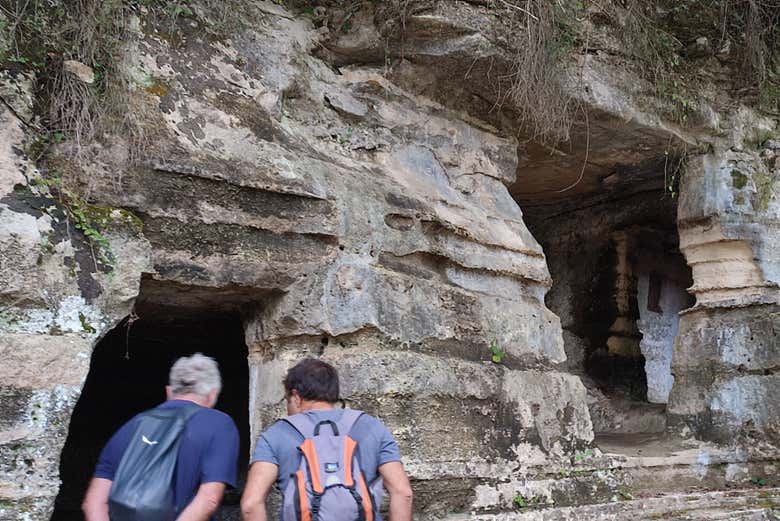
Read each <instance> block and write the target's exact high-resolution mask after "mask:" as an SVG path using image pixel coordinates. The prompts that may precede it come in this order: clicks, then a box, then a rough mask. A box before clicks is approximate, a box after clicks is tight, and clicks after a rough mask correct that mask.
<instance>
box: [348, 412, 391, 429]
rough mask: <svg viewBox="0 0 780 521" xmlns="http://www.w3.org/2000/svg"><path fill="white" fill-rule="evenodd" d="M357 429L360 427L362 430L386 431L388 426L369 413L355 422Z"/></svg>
mask: <svg viewBox="0 0 780 521" xmlns="http://www.w3.org/2000/svg"><path fill="white" fill-rule="evenodd" d="M355 427H359V428H361V429H371V430H377V429H378V430H386V429H387V426H386V425H385V424H384V422H383V421H382V420H380V419H379V418H377V417H376V416H372V415H370V414H368V413H367V412H364V413H363V414H361V415H360V418H358V420H357V422H355Z"/></svg>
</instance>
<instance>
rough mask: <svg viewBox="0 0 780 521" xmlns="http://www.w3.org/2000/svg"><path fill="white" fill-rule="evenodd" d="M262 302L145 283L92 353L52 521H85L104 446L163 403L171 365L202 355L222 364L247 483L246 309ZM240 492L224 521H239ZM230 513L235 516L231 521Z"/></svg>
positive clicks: (224, 395)
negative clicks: (87, 498) (86, 495)
mask: <svg viewBox="0 0 780 521" xmlns="http://www.w3.org/2000/svg"><path fill="white" fill-rule="evenodd" d="M257 304H259V302H257V301H253V302H251V303H250V302H249V301H248V300H247V299H246V298H245V297H243V298H240V297H238V296H237V295H227V294H226V292H224V291H223V292H221V293H220V292H214V291H213V290H212V291H210V290H209V289H207V288H197V287H190V288H183V287H181V286H178V285H170V284H165V283H158V282H156V281H154V280H152V279H150V278H145V279H144V281H143V283H142V285H141V291H140V293H139V297H138V301H137V303H136V306H135V307H134V310H133V314H132V315H130V316H129V317H128V318H125V319H124V320H122V321H121V322H120V323H119V324H118V325H117V326H115V327H114V328H113V329H111V330H110V331H108V332H107V333H106V334H105V335H104V336H103V337H102V338H101V339H100V340H99V341H98V342H97V344H96V346H95V348H94V349H93V351H92V357H91V363H90V368H89V373H88V375H87V378H86V381H85V383H84V387H83V389H82V391H81V395H80V397H79V400H78V402H77V403H76V406H75V408H74V410H73V414H72V415H71V419H70V424H69V428H68V436H67V440H66V442H65V446H64V448H63V450H62V454H61V456H60V479H61V481H62V485H61V487H60V491H59V495H58V497H57V500H56V502H55V509H54V513H53V516H52V520H53V521H71V520H81V519H83V515H82V514H81V511H80V506H81V500H82V499H83V497H84V492H85V491H86V487H87V484H88V482H89V479H90V477H91V474H92V472H93V471H94V467H95V464H96V463H97V459H98V456H99V454H100V450H101V449H102V447H103V446H104V445H105V443H106V442H107V441H108V439H109V437H110V436H111V435H112V434H113V433H114V432H115V431H116V429H118V428H119V427H120V426H121V425H122V424H123V423H125V422H126V421H128V420H129V419H130V418H132V417H133V416H135V415H136V414H138V413H139V412H142V411H144V410H146V409H148V408H151V407H154V406H155V405H157V404H159V403H160V402H162V401H164V400H165V385H167V380H168V371H169V369H170V367H171V365H172V363H173V362H174V361H175V360H176V359H177V358H179V357H181V356H187V355H190V354H193V353H196V352H200V353H203V354H205V355H207V356H210V357H212V358H214V359H215V360H216V361H217V363H218V364H219V367H220V372H221V375H222V392H221V393H220V396H219V401H218V402H217V405H216V408H217V409H219V410H221V411H223V412H225V413H226V414H229V415H230V416H231V417H232V418H233V420H234V421H235V422H236V425H237V426H238V428H239V433H240V435H241V449H240V456H239V480H240V482H241V481H243V479H244V478H245V475H246V470H247V463H248V457H249V444H250V440H249V371H248V358H247V347H246V343H245V340H244V322H243V319H242V311H247V310H252V309H254V307H253V306H254V305H257ZM240 491H241V489H240V488H239V489H238V490H234V491H230V492H229V493H228V494H227V495H226V498H225V501H224V503H223V507H222V513H221V516H223V517H220V519H228V518H230V519H233V518H234V517H237V509H238V499H239V497H240ZM229 512H234V513H235V515H234V516H233V517H225V516H228V513H229Z"/></svg>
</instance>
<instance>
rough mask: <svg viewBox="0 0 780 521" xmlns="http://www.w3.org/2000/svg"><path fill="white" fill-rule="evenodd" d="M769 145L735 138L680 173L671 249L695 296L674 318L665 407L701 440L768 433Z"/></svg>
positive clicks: (771, 378)
mask: <svg viewBox="0 0 780 521" xmlns="http://www.w3.org/2000/svg"><path fill="white" fill-rule="evenodd" d="M759 129H760V127H759ZM756 131H758V130H757V129H750V130H749V132H756ZM749 136H750V134H748V136H747V137H748V138H749ZM778 148H780V147H778V145H777V144H776V143H775V142H773V141H771V140H770V141H766V142H764V143H759V144H758V145H755V144H754V145H752V149H751V146H750V145H748V144H744V143H737V144H735V145H733V146H732V147H731V148H729V149H728V150H726V151H724V152H722V153H718V154H709V155H706V156H704V157H702V158H701V159H700V160H699V161H697V162H696V163H694V164H693V165H692V166H691V168H689V169H688V170H687V171H686V179H685V181H684V186H683V190H682V194H683V196H682V198H681V201H680V215H679V221H680V240H681V244H680V246H681V249H682V251H683V253H684V254H685V256H686V258H687V260H688V263H689V264H690V265H691V267H692V269H693V276H694V285H693V287H692V288H691V290H692V292H694V293H695V295H696V299H697V301H696V306H695V307H694V308H692V309H691V310H690V311H688V312H687V313H686V314H684V315H683V316H682V318H681V324H680V335H679V336H678V337H677V343H676V346H675V355H674V372H675V376H676V377H677V378H679V379H680V385H676V386H675V388H674V389H673V392H672V397H671V398H670V413H671V414H672V415H673V416H676V417H679V418H680V419H682V420H685V421H686V423H687V424H688V426H689V427H690V428H692V429H693V430H694V431H695V432H697V433H698V434H699V435H701V436H704V437H707V438H710V439H715V440H720V441H727V440H733V439H734V438H735V437H747V438H755V437H758V438H759V439H767V437H768V438H769V439H771V440H775V439H776V436H777V432H778V430H777V429H778V427H777V422H776V416H775V411H773V408H774V406H775V404H776V402H777V401H776V400H772V399H771V398H770V399H768V400H766V401H765V398H768V397H769V396H770V395H771V394H772V393H773V392H774V391H773V389H775V388H776V386H777V376H776V375H775V371H776V369H777V366H778V364H777V359H778V358H777V357H778V355H780V337H779V336H778V329H779V325H778V312H777V303H778V267H777V263H778V258H779V257H778V251H779V250H778V241H780V235H779V234H780V226H779V224H778V223H779V219H780V206H778V200H777V196H776V193H777V186H778V181H779V180H780V170H778V168H777V166H778V165H777V163H776V162H775V161H774V158H775V157H776V156H777V154H778ZM704 186H707V189H704V188H703V187H704Z"/></svg>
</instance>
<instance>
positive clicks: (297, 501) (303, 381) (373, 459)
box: [241, 358, 412, 521]
mask: <svg viewBox="0 0 780 521" xmlns="http://www.w3.org/2000/svg"><path fill="white" fill-rule="evenodd" d="M283 384H284V389H285V398H286V401H287V413H288V415H289V416H288V417H287V418H286V419H284V420H280V421H278V422H276V423H274V424H273V425H271V426H270V427H269V428H268V429H267V430H266V431H265V432H263V433H262V434H261V436H260V438H259V439H258V441H257V446H256V447H255V451H254V453H253V455H252V461H251V467H250V469H249V477H248V479H247V484H246V487H245V489H244V495H243V497H242V498H241V510H242V512H243V514H244V520H245V521H266V520H267V519H268V514H267V511H266V499H267V497H268V494H269V492H270V491H271V488H272V487H273V486H274V485H276V486H277V488H278V489H279V490H280V491H281V492H282V494H283V495H284V500H283V503H282V513H281V519H282V520H283V521H287V520H288V519H291V518H292V519H296V518H297V519H313V518H317V519H320V520H322V521H330V517H329V516H333V519H339V521H353V519H350V518H348V517H345V516H344V514H342V515H337V514H333V512H334V510H333V509H331V510H330V512H331V513H330V514H328V513H327V512H328V508H326V505H325V501H324V497H325V496H327V495H328V494H329V493H330V490H331V489H333V488H346V489H347V490H348V491H349V493H351V494H352V495H353V496H354V497H355V499H356V500H357V502H358V510H360V512H359V514H358V516H357V517H356V518H355V519H365V520H367V521H371V520H374V521H381V516H380V514H379V512H378V507H379V505H380V504H381V484H382V482H383V483H384V488H385V489H386V490H387V492H388V493H389V495H390V519H389V521H410V520H411V519H412V489H411V486H410V485H409V479H408V478H407V476H406V472H405V471H404V468H403V465H402V464H401V454H400V452H399V450H398V445H397V444H396V442H395V440H394V439H393V436H392V434H390V431H388V429H387V427H385V425H384V424H383V423H382V422H381V421H379V420H378V419H376V418H374V417H373V416H369V415H368V414H364V413H362V412H360V411H354V410H352V409H339V408H336V407H335V406H334V405H335V402H336V401H338V399H339V377H338V372H337V371H336V369H335V368H334V367H333V366H332V365H330V364H328V363H326V362H323V361H321V360H317V359H314V358H306V359H304V360H302V361H300V362H299V363H298V364H297V365H296V366H294V367H293V368H291V369H290V370H289V371H288V372H287V375H286V377H285V378H284V381H283ZM321 427H322V429H321ZM342 427H345V428H344V429H343V431H344V432H341V431H342ZM320 437H328V439H327V440H324V441H323V440H322V439H320V440H319V441H317V440H314V438H320ZM344 439H346V444H347V446H348V447H354V450H355V452H356V453H355V455H354V456H355V458H354V465H355V466H357V465H359V469H358V470H356V471H354V476H356V479H355V480H354V481H353V480H352V478H351V476H352V475H353V472H350V471H347V475H346V477H345V476H344V475H343V473H342V474H339V472H340V471H341V469H340V466H346V467H348V468H351V467H352V461H353V460H352V459H351V458H348V461H346V462H341V461H337V459H338V458H337V457H333V456H327V457H326V456H324V455H323V454H327V447H331V446H337V447H339V449H338V450H337V451H332V452H333V454H342V453H343V448H341V447H342V446H341V445H338V443H341V442H342V440H344ZM307 447H309V448H311V447H318V448H319V450H321V451H322V452H320V457H319V459H320V460H321V461H319V464H318V463H317V459H318V458H317V457H316V450H314V449H311V450H314V452H315V454H314V457H313V458H311V457H310V455H311V452H310V451H309V450H307ZM323 447H325V448H323ZM348 454H349V453H348ZM311 459H313V460H314V461H315V463H314V465H312V462H311V461H310V460H311ZM331 460H333V461H331ZM307 461H308V466H307ZM299 469H301V470H299ZM320 470H321V472H320ZM296 471H298V472H297V474H296ZM312 474H315V475H316V476H314V486H312ZM320 475H321V477H322V480H323V481H325V480H327V481H326V486H325V487H322V486H321V485H320V490H319V492H318V490H317V485H319V483H318V482H319V481H320ZM296 476H298V478H297V479H296ZM296 481H297V483H296ZM302 481H305V483H303V482H302ZM344 482H347V485H352V486H346V487H344ZM372 484H373V486H372ZM377 484H379V487H378V488H379V490H378V491H377V490H376V488H377ZM296 486H297V487H298V488H296ZM356 490H357V492H356ZM292 492H295V494H294V495H295V498H294V500H293V498H291V497H290V496H291V495H292ZM298 492H300V493H301V494H300V495H302V496H307V498H302V497H300V496H299V494H298ZM345 494H346V492H345ZM361 496H362V497H361ZM365 496H371V497H370V498H368V497H365ZM345 497H347V498H349V496H348V495H347V496H345ZM361 500H362V501H364V503H363V506H364V507H365V511H362V510H361V508H360V504H361ZM369 500H370V501H369ZM321 501H322V502H323V504H322V507H321V509H320V502H321ZM307 502H311V503H312V504H311V505H309V504H307ZM348 502H349V501H346V502H344V501H342V503H348ZM288 506H289V509H288ZM301 506H304V507H306V508H304V509H303V510H304V513H303V514H302V513H301V510H302V508H301ZM309 507H311V508H310V510H311V512H309V510H306V509H307V508H309ZM336 508H338V507H336ZM318 512H319V513H318Z"/></svg>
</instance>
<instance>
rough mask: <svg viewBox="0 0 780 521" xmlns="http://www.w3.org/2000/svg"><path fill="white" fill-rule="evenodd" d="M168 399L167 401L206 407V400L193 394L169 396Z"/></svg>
mask: <svg viewBox="0 0 780 521" xmlns="http://www.w3.org/2000/svg"><path fill="white" fill-rule="evenodd" d="M168 399H169V400H181V401H185V402H192V403H195V404H198V405H200V406H201V407H207V405H206V403H207V402H206V399H205V398H204V397H203V396H200V395H198V394H193V393H190V394H174V395H171V396H170V398H168Z"/></svg>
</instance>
